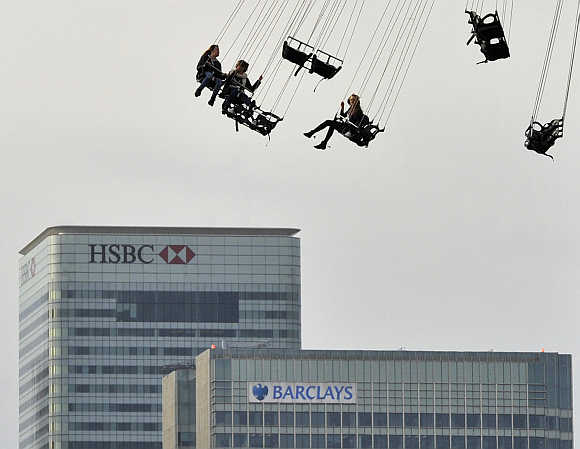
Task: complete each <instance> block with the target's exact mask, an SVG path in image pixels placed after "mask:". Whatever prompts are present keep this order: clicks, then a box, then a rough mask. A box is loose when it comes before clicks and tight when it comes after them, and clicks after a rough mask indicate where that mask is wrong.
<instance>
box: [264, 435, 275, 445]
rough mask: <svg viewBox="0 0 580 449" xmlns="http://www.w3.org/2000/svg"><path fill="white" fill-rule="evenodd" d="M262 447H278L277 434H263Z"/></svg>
mask: <svg viewBox="0 0 580 449" xmlns="http://www.w3.org/2000/svg"><path fill="white" fill-rule="evenodd" d="M264 447H278V434H277V433H267V434H265V435H264Z"/></svg>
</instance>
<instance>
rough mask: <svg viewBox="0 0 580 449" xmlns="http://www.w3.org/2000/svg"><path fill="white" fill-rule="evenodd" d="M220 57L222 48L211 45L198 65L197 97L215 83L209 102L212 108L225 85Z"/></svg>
mask: <svg viewBox="0 0 580 449" xmlns="http://www.w3.org/2000/svg"><path fill="white" fill-rule="evenodd" d="M219 55H220V48H219V47H218V46H217V45H215V44H214V45H210V47H209V48H208V49H207V50H206V51H205V52H204V53H203V55H201V58H199V62H198V63H197V75H196V79H197V81H198V82H199V83H201V84H200V85H199V87H198V88H197V89H196V90H195V96H196V97H199V96H200V95H201V92H202V90H203V88H204V87H206V86H207V85H208V84H209V83H210V82H213V93H212V95H211V98H210V99H209V101H208V102H207V104H209V105H210V106H213V104H214V102H215V99H216V97H217V94H218V93H219V91H220V88H221V87H222V84H223V80H222V79H223V78H224V74H223V73H222V65H221V64H220V62H219V61H218V60H217V57H218V56H219Z"/></svg>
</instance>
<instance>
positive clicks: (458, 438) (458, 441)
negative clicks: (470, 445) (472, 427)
mask: <svg viewBox="0 0 580 449" xmlns="http://www.w3.org/2000/svg"><path fill="white" fill-rule="evenodd" d="M451 449H465V437H464V436H463V435H453V436H452V437H451Z"/></svg>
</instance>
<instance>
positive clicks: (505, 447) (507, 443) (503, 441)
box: [497, 437, 512, 449]
mask: <svg viewBox="0 0 580 449" xmlns="http://www.w3.org/2000/svg"><path fill="white" fill-rule="evenodd" d="M497 447H498V448H499V449H512V437H497Z"/></svg>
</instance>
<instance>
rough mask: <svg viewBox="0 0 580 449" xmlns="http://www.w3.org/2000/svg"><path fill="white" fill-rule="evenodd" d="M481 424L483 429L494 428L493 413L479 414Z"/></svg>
mask: <svg viewBox="0 0 580 449" xmlns="http://www.w3.org/2000/svg"><path fill="white" fill-rule="evenodd" d="M481 424H482V426H483V428H484V429H495V415H491V414H487V413H486V414H483V415H481Z"/></svg>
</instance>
